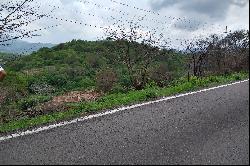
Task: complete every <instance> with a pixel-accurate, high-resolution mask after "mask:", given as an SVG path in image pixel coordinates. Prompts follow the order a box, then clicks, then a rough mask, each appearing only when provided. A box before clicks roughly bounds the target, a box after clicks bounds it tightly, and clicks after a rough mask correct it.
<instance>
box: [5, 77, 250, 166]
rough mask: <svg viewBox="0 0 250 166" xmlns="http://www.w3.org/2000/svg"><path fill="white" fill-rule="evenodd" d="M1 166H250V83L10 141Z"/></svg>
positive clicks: (7, 141) (7, 143)
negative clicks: (164, 165)
mask: <svg viewBox="0 0 250 166" xmlns="http://www.w3.org/2000/svg"><path fill="white" fill-rule="evenodd" d="M0 164H98V165H100V164H147V165H149V164H249V82H245V83H241V84H237V85H232V86H228V87H224V88H219V89H215V90H211V91H207V92H202V93H198V94H193V95H189V96H185V97H181V98H177V99H173V100H169V101H165V102H160V103H155V104H151V105H147V106H142V107H140V108H134V109H131V110H126V111H122V112H118V113H115V114H112V115H108V116H104V117H99V118H94V119H91V120H87V121H84V122H80V123H76V124H71V125H67V126H63V127H59V128H55V129H52V130H48V131H43V132H41V133H38V134H33V135H28V136H23V137H18V138H14V139H10V140H6V141H3V142H0Z"/></svg>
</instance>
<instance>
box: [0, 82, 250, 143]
mask: <svg viewBox="0 0 250 166" xmlns="http://www.w3.org/2000/svg"><path fill="white" fill-rule="evenodd" d="M247 81H249V79H247V80H244V81H239V82H235V83H231V84H226V85H221V86H217V87H212V88H208V89H203V90H199V91H195V92H188V93H184V94H179V95H176V96H171V97H164V98H162V99H159V100H155V101H150V102H145V103H141V104H135V105H132V106H127V107H121V108H118V109H114V110H110V111H107V112H104V113H99V114H95V115H89V116H86V117H82V118H77V119H74V120H71V121H65V122H61V123H58V124H53V125H49V126H45V127H40V128H37V129H33V130H27V131H24V132H18V133H15V134H11V135H7V136H3V137H0V142H2V141H5V140H9V139H12V138H16V137H20V136H25V135H30V134H35V133H39V132H41V131H45V130H50V129H53V128H57V127H61V126H65V125H69V124H73V123H77V122H82V121H85V120H88V119H93V118H97V117H101V116H105V115H110V114H114V113H116V112H120V111H124V110H129V109H133V108H137V107H141V106H145V105H149V104H153V103H159V102H162V101H167V100H171V99H176V98H180V97H184V96H188V95H193V94H197V93H201V92H206V91H210V90H214V89H218V88H223V87H227V86H231V85H235V84H240V83H243V82H247Z"/></svg>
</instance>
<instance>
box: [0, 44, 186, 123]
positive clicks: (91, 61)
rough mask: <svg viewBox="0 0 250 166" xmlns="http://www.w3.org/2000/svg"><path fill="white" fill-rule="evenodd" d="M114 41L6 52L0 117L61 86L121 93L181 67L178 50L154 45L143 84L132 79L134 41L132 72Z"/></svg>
mask: <svg viewBox="0 0 250 166" xmlns="http://www.w3.org/2000/svg"><path fill="white" fill-rule="evenodd" d="M120 46H121V44H120V43H118V42H116V41H108V40H107V41H97V42H90V41H81V40H77V41H76V40H73V41H71V42H68V43H64V44H60V45H57V46H55V47H53V48H42V49H40V50H39V51H37V52H34V53H32V54H31V55H28V56H25V57H20V58H16V59H13V58H9V59H8V58H7V59H6V64H5V69H6V71H7V73H8V77H6V79H5V80H4V81H3V82H0V87H1V91H2V92H1V94H3V96H5V99H2V103H1V105H2V106H1V120H2V121H8V120H9V119H12V118H13V116H14V117H17V118H18V117H20V116H21V117H22V116H23V115H24V112H25V111H27V110H29V109H31V108H32V107H34V106H36V105H38V104H39V103H43V102H47V101H49V100H51V99H52V97H53V96H57V95H61V94H64V93H66V92H70V91H77V90H78V91H86V90H95V91H97V92H100V93H101V92H104V93H109V94H110V93H119V92H123V93H124V92H128V91H130V90H133V89H142V88H143V87H145V86H146V84H148V83H150V82H153V81H154V82H156V83H158V85H159V86H165V85H167V84H168V83H169V82H170V81H171V80H173V79H174V78H177V77H180V76H181V75H183V73H184V67H185V65H184V61H185V59H184V56H183V55H182V54H180V53H176V52H174V51H166V50H165V51H162V50H159V49H156V50H155V54H157V55H159V56H155V57H154V58H153V59H151V60H150V65H149V66H148V67H147V71H146V75H147V80H146V81H145V84H144V85H143V86H134V85H135V84H133V82H136V81H135V80H137V81H138V80H140V72H141V71H142V66H143V65H142V64H140V63H141V62H143V60H141V59H138V58H140V57H141V55H138V54H137V53H136V50H135V49H136V48H137V47H140V44H138V43H134V44H133V45H132V46H131V50H130V51H131V53H130V54H131V55H132V56H131V59H133V61H134V65H133V67H134V71H135V72H134V73H133V78H131V76H130V75H129V71H128V69H127V66H126V65H125V64H124V63H123V62H122V57H120V55H121V54H122V53H121V49H119V47H120ZM139 60H140V63H138V62H139ZM137 71H138V72H137ZM10 109H11V111H12V112H11V114H10V112H9V110H10Z"/></svg>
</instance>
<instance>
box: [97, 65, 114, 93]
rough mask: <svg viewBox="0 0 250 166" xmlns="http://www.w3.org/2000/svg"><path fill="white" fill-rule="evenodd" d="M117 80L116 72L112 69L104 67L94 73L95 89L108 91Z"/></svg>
mask: <svg viewBox="0 0 250 166" xmlns="http://www.w3.org/2000/svg"><path fill="white" fill-rule="evenodd" d="M116 81H117V76H116V73H115V72H114V71H113V70H112V69H106V70H103V71H100V72H98V73H97V74H96V86H97V89H98V90H100V91H103V92H109V91H110V90H111V89H112V88H113V86H114V84H115V83H116Z"/></svg>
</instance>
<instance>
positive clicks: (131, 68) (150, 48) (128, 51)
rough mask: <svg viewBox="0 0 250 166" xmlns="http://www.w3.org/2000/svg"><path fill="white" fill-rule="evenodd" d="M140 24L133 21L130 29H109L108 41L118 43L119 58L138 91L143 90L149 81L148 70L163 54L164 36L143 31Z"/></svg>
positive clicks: (107, 31) (154, 32)
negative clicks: (160, 47) (161, 46)
mask: <svg viewBox="0 0 250 166" xmlns="http://www.w3.org/2000/svg"><path fill="white" fill-rule="evenodd" d="M142 29H143V27H142V26H141V25H140V24H139V22H134V21H131V22H130V24H129V28H125V27H120V26H119V25H118V28H113V29H112V28H107V29H106V30H105V33H106V36H107V39H108V40H115V41H116V42H117V43H118V48H117V50H119V51H120V53H119V55H118V58H119V61H120V62H121V63H122V64H124V65H125V66H126V68H127V70H128V74H129V77H130V81H131V84H132V85H133V87H135V88H136V89H142V88H143V87H144V86H145V85H146V83H147V81H148V79H147V78H148V77H147V76H148V69H149V67H150V65H151V64H152V63H153V61H154V60H155V58H154V57H156V56H158V55H159V54H160V53H161V52H160V50H159V45H160V44H161V41H162V39H163V36H160V37H158V36H157V35H156V31H155V30H153V31H143V30H142Z"/></svg>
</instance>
